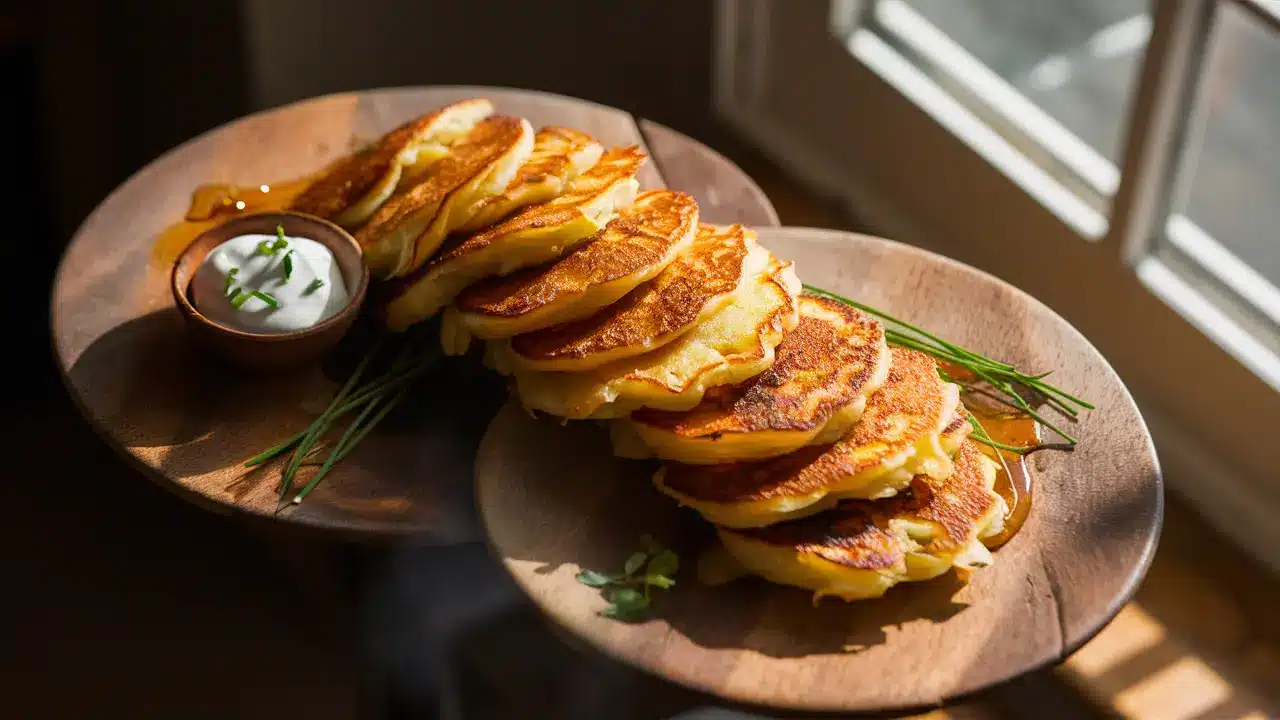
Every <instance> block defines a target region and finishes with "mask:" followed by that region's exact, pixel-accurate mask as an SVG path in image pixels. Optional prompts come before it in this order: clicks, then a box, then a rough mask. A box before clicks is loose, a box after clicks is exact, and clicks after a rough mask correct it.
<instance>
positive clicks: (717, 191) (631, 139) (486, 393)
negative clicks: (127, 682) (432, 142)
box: [52, 87, 777, 543]
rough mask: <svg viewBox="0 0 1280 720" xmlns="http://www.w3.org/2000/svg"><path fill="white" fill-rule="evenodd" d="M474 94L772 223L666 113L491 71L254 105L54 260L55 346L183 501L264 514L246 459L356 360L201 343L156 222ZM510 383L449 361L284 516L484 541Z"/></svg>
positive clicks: (730, 173) (261, 477)
mask: <svg viewBox="0 0 1280 720" xmlns="http://www.w3.org/2000/svg"><path fill="white" fill-rule="evenodd" d="M468 97H487V98H490V99H491V100H493V101H494V104H495V105H496V107H497V110H498V112H500V113H507V114H512V115H520V116H524V117H526V118H528V119H529V121H530V122H531V123H532V124H533V125H534V127H535V128H536V127H541V126H544V125H564V126H568V127H572V128H575V129H578V130H583V131H585V132H588V133H591V134H592V135H594V136H595V137H597V138H598V139H600V141H601V142H603V143H605V144H606V145H630V144H638V145H642V146H645V147H646V148H647V149H648V150H649V153H650V162H649V163H647V164H646V165H645V167H644V168H643V169H642V171H641V173H640V177H639V179H640V181H641V185H642V186H644V187H662V186H664V185H668V184H669V185H670V186H671V187H676V188H679V189H681V190H684V191H686V192H689V193H691V194H693V195H694V196H695V197H697V198H698V201H699V203H700V206H701V211H702V217H703V218H704V219H706V220H707V221H708V222H743V223H748V224H751V225H753V226H760V225H776V224H777V215H776V214H775V213H774V211H773V207H772V205H770V204H769V201H768V199H767V198H766V197H765V195H764V193H763V192H761V191H760V188H759V187H757V186H756V184H755V183H754V182H752V181H751V180H750V178H748V177H747V176H746V175H745V174H743V172H742V171H741V170H739V169H738V168H737V167H736V166H734V165H733V164H732V163H730V162H729V161H728V160H726V159H724V158H723V157H721V156H720V155H717V154H716V153H715V152H713V151H711V150H710V149H708V148H707V147H705V146H703V145H701V144H699V143H697V142H695V141H693V140H691V139H689V138H687V137H685V136H683V135H680V134H679V133H676V132H674V131H672V130H670V129H668V128H665V127H663V126H661V125H657V124H654V123H650V122H648V121H645V120H637V119H636V118H633V117H632V116H631V115H629V114H627V113H625V112H623V111H621V110H616V109H613V108H608V107H605V106H602V105H597V104H595V103H590V102H586V101H583V100H576V99H573V98H567V97H562V96H557V95H549V94H546V93H537V92H529V91H522V90H507V89H501V88H490V87H440V88H406V89H396V90H381V91H371V92H360V93H349V94H342V95H332V96H328V97H324V98H317V99H314V100H307V101H304V102H300V103H295V104H293V105H289V106H286V107H282V108H278V109H275V110H271V111H268V112H263V113H259V114H256V115H252V116H249V117H246V118H243V119H241V120H238V121H236V122H233V123H231V124H229V125H225V126H223V127H221V128H218V129H216V130H213V131H211V132H209V133H206V134H205V135H202V136H200V137H198V138H196V139H194V140H192V141H190V142H188V143H186V144H184V145H182V146H180V147H178V148H175V149H174V150H172V151H170V152H169V153H167V154H165V155H163V156H161V157H160V158H158V159H157V160H155V161H154V162H152V163H151V164H150V165H148V166H147V167H145V168H143V169H142V170H141V171H139V172H138V173H137V174H135V175H134V176H133V177H131V178H130V179H129V180H128V181H127V182H125V183H124V184H123V185H122V186H120V187H119V188H118V189H117V190H116V191H115V192H113V193H112V194H111V195H110V196H109V197H108V198H107V199H106V200H104V201H103V203H102V204H101V205H99V206H98V208H97V209H96V210H94V212H93V213H92V214H91V215H90V216H89V218H88V219H87V220H85V222H84V224H83V225H81V227H80V228H79V230H78V231H77V232H76V234H75V237H74V238H72V240H71V242H70V244H69V245H68V247H67V251H66V254H65V255H64V256H63V258H62V263H61V265H60V266H59V268H58V274H57V278H56V280H55V283H54V291H53V301H52V325H53V341H54V347H55V350H56V353H57V358H58V363H59V365H60V367H61V370H62V373H63V377H64V379H65V380H66V383H67V387H68V389H69V391H70V394H71V396H72V398H73V399H74V400H75V401H76V402H77V403H78V405H79V406H80V409H81V410H82V411H83V412H84V414H85V416H86V417H87V418H88V419H89V421H90V423H91V424H92V425H93V426H94V427H95V429H97V430H98V431H99V432H100V434H101V435H102V436H103V437H104V438H105V439H106V441H107V442H108V443H110V444H111V445H112V446H113V447H115V448H117V449H119V450H120V451H121V452H123V453H124V454H125V455H126V457H128V458H129V459H130V460H132V461H134V462H135V464H136V466H137V467H139V468H140V469H141V470H142V471H143V472H144V473H145V474H146V475H147V476H148V477H150V478H152V479H154V480H156V481H157V482H159V483H160V484H161V485H163V486H164V487H166V488H169V489H172V490H175V491H177V492H179V493H180V494H181V495H183V496H184V497H186V498H188V499H190V500H193V501H195V502H199V503H201V504H203V505H205V506H207V507H209V508H211V509H214V510H217V511H222V512H235V513H237V514H240V515H242V516H245V517H250V518H263V519H268V520H270V519H272V518H273V511H274V510H275V506H276V489H275V488H276V486H277V478H278V472H277V471H276V470H275V469H268V470H267V471H254V472H246V471H245V469H244V468H243V467H241V463H242V462H243V461H244V460H245V459H246V458H248V457H251V456H252V455H254V454H255V453H257V452H258V451H260V450H262V449H265V448H266V447H268V446H270V445H272V444H274V443H276V442H277V441H279V440H282V439H284V438H286V437H288V436H290V435H292V434H293V433H294V432H296V431H297V430H299V429H301V428H303V427H305V426H306V425H307V423H308V422H310V420H311V419H313V418H314V417H315V415H316V413H318V412H319V411H320V410H322V409H323V408H324V406H325V405H326V404H327V402H328V400H329V398H330V397H331V396H332V394H333V392H334V391H335V390H336V388H337V384H338V383H337V382H335V379H336V378H341V377H342V374H343V373H344V372H345V371H347V370H348V369H349V364H347V366H346V367H345V368H344V367H337V368H327V367H323V366H315V367H309V368H304V369H303V370H301V371H298V372H296V373H292V374H289V375H284V376H274V377H266V376H254V375H246V374H243V373H237V372H234V371H230V370H227V369H224V368H222V367H220V366H219V365H217V364H215V363H213V362H211V361H209V360H208V359H206V358H204V357H202V356H200V355H198V354H197V353H196V351H195V350H194V349H193V348H192V345H191V343H190V342H188V340H189V339H188V338H187V336H186V335H185V332H184V329H183V327H182V321H181V318H180V317H179V315H178V311H177V309H176V308H175V307H174V304H173V298H172V297H171V296H170V294H169V290H168V277H169V271H170V268H171V266H172V262H173V260H174V259H175V258H176V257H177V251H178V250H180V249H181V248H159V247H158V246H157V237H158V236H159V235H160V234H161V233H162V231H163V230H164V229H165V228H166V227H167V226H169V225H170V224H171V223H175V222H178V221H180V220H181V219H182V217H183V215H184V213H185V212H186V211H187V207H188V204H189V203H190V201H191V193H192V191H193V190H195V189H196V188H197V187H198V186H200V185H202V184H205V183H229V184H232V185H249V186H257V185H258V184H260V183H274V182H278V181H282V180H287V179H292V178H298V177H301V176H303V175H306V174H308V173H311V172H315V171H316V170H318V169H319V168H321V167H323V166H324V165H325V164H326V163H328V162H329V161H331V160H332V159H334V158H336V157H337V156H339V155H340V154H342V153H345V152H347V151H348V150H349V149H351V148H352V147H353V146H354V144H355V143H358V142H361V141H367V140H370V139H372V138H374V137H377V136H379V135H381V134H382V133H384V132H386V131H387V130H389V129H391V128H392V127H395V126H396V125H398V124H400V123H401V122H403V121H405V120H406V119H408V118H411V117H414V116H416V115H418V114H421V113H423V112H426V111H428V110H431V109H433V108H436V107H439V106H441V105H445V104H447V103H450V102H455V101H457V100H460V99H463V98H468ZM161 250H163V251H161ZM357 344H358V343H347V345H348V346H349V347H348V349H349V350H353V351H356V352H358V351H359V348H358V347H351V346H354V345H357ZM348 354H350V353H348ZM339 355H341V353H339ZM337 360H338V362H337V363H336V364H337V365H339V366H342V365H343V363H342V362H341V360H342V358H341V357H339V358H337ZM504 399H505V390H504V388H503V385H502V383H501V382H500V381H499V380H498V379H497V378H495V377H494V376H493V375H492V374H491V373H488V372H487V371H484V370H483V369H482V368H480V367H479V366H478V364H476V363H473V362H463V361H458V362H446V363H443V364H442V365H441V366H440V367H439V368H437V369H436V370H433V371H432V372H431V373H429V376H428V377H427V378H426V379H425V380H424V382H422V383H421V387H420V388H419V390H418V392H417V394H416V396H415V397H414V398H413V399H411V400H408V401H406V402H404V403H402V405H401V408H400V409H399V410H398V411H397V412H396V413H395V414H393V415H392V416H391V417H388V419H387V421H386V422H385V423H384V424H383V425H381V426H379V431H378V432H376V433H373V434H371V435H370V437H369V438H368V439H367V440H366V441H365V442H364V443H363V444H362V445H361V447H360V449H359V450H358V451H357V452H356V453H353V454H352V456H351V457H350V458H348V459H347V460H346V461H344V462H343V464H341V465H339V466H338V467H337V468H336V469H335V471H334V472H333V473H331V474H330V475H329V476H328V477H327V478H326V479H325V481H324V482H323V483H322V484H321V485H320V486H319V488H318V489H317V490H316V492H314V493H313V494H312V495H311V496H310V497H309V498H308V499H307V502H306V503H304V504H303V505H301V506H299V507H296V508H291V509H289V510H287V511H286V512H284V513H282V514H280V515H279V516H274V517H275V519H278V520H282V521H287V522H290V523H295V524H300V525H305V526H311V527H315V528H321V529H323V530H328V531H340V532H343V533H346V534H350V535H354V536H357V537H363V538H377V537H385V536H395V537H403V536H408V535H412V536H414V538H415V540H418V541H422V542H440V543H448V542H463V541H469V540H475V539H478V538H479V536H480V528H479V522H478V520H477V519H476V514H475V504H474V497H473V492H472V483H471V478H472V475H473V471H472V464H473V460H474V457H475V451H476V447H477V446H478V444H479V441H480V437H481V435H482V434H483V432H484V429H485V427H486V426H487V425H488V423H489V421H490V420H491V419H492V418H493V416H494V414H495V413H496V412H497V410H498V408H499V407H500V406H501V404H502V402H503V400H504Z"/></svg>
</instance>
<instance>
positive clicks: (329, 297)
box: [191, 235, 350, 334]
mask: <svg viewBox="0 0 1280 720" xmlns="http://www.w3.org/2000/svg"><path fill="white" fill-rule="evenodd" d="M278 240H279V237H278V236H276V235H241V236H239V237H234V238H231V239H230V240H228V241H226V242H224V243H222V244H221V245H219V246H217V247H216V248H214V249H213V251H212V252H210V253H209V254H208V256H206V257H205V259H204V262H203V263H201V264H200V267H199V268H198V269H197V270H196V274H195V277H194V278H192V280H191V302H192V303H193V304H194V305H195V306H196V309H198V310H199V311H200V312H201V313H202V314H203V315H204V316H205V317H207V318H209V319H210V320H212V321H214V322H216V323H218V324H219V325H225V326H227V327H230V328H233V329H235V330H241V331H243V332H251V333H272V334H274V333H287V332H294V331H297V330H305V329H307V328H309V327H312V326H313V325H316V324H318V323H321V322H323V321H325V320H327V319H329V318H331V317H333V316H334V315H336V314H337V313H338V311H340V310H342V308H343V307H345V306H346V304H347V301H348V300H349V299H350V296H348V295H347V285H346V282H345V281H344V280H343V278H342V270H341V268H339V267H338V263H337V261H336V260H335V259H334V257H333V253H332V252H330V251H329V248H327V247H325V246H324V245H322V244H320V243H318V242H316V241H315V240H310V239H308V238H302V237H289V236H285V238H284V240H285V244H284V246H283V247H280V248H278V249H276V250H274V251H271V252H264V251H263V250H261V249H260V247H262V246H263V244H264V243H266V244H268V245H272V244H276V245H278V244H280V243H278ZM290 251H292V252H290ZM286 255H288V257H289V263H288V264H289V265H290V266H291V271H290V273H289V277H288V279H287V280H286V279H285V256H286ZM233 271H234V272H233ZM228 276H230V278H231V279H230V280H229V281H228V279H227V278H228ZM316 280H320V281H321V283H316ZM237 289H239V290H240V291H241V292H243V293H245V294H247V293H252V292H254V291H259V292H262V293H265V294H267V295H269V296H270V297H271V298H274V299H275V301H276V302H277V303H278V305H279V307H272V306H271V304H270V303H269V302H267V301H264V300H262V299H259V298H258V297H254V296H251V295H249V296H242V298H241V300H242V304H240V307H238V308H237V307H236V306H235V305H234V304H233V302H232V301H233V299H234V298H235V297H236V296H237V295H239V294H240V293H238V292H237Z"/></svg>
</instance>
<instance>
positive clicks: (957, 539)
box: [294, 99, 1005, 600]
mask: <svg viewBox="0 0 1280 720" xmlns="http://www.w3.org/2000/svg"><path fill="white" fill-rule="evenodd" d="M645 160H646V155H645V153H644V152H643V151H642V150H641V149H640V148H638V147H618V148H607V149H606V148H604V147H602V146H601V145H600V144H599V143H597V142H596V141H595V140H594V139H593V138H591V137H590V136H588V135H586V134H584V133H581V132H577V131H574V130H570V129H567V128H560V127H546V128H542V129H541V130H538V131H536V132H535V131H534V129H533V128H532V127H531V126H530V124H529V122H528V121H526V120H524V119H522V118H516V117H508V116H504V115H499V114H495V113H494V108H493V105H492V104H491V103H490V102H489V101H487V100H482V99H475V100H468V101H464V102H460V103H457V104H454V105H450V106H448V107H444V108H441V109H439V110H436V111H434V112H432V113H430V114H427V115H424V116H422V117H420V118H417V119H415V120H413V121H411V122H409V123H406V124H405V125H403V126H401V127H399V128H396V129H395V130H393V131H391V132H390V133H388V134H387V135H386V136H385V137H383V138H381V139H380V140H378V141H377V142H375V143H374V144H373V145H372V146H370V147H369V148H367V149H365V150H364V151H361V152H359V153H356V154H354V155H351V156H349V157H346V158H343V159H342V160H340V161H339V162H337V163H335V164H333V165H331V166H330V167H329V168H328V169H327V170H326V171H325V172H324V174H322V175H321V177H320V178H319V179H318V180H317V181H316V182H315V183H314V184H313V185H312V186H311V187H310V188H308V189H307V190H306V191H305V192H304V193H303V194H302V195H300V196H299V197H298V199H297V200H296V201H295V204H294V209H295V210H298V211H301V212H307V213H311V214H314V215H318V216H321V217H324V218H327V219H330V220H333V221H335V222H337V223H339V224H341V225H344V226H346V227H348V228H350V229H352V230H353V232H355V235H356V238H357V240H359V242H360V244H361V246H362V247H363V248H364V253H365V259H366V261H367V263H368V265H369V267H370V269H371V270H372V272H373V273H374V275H375V276H376V277H378V278H379V279H381V280H383V281H384V282H383V283H382V290H383V292H382V296H383V297H384V298H385V301H384V302H383V303H382V307H381V312H382V313H383V318H384V320H385V322H386V324H387V326H388V327H389V328H390V329H392V330H396V331H399V330H405V329H407V328H409V327H411V326H413V325H415V324H416V323H419V322H421V321H423V320H426V319H428V318H431V317H434V316H436V315H441V316H442V317H441V325H440V326H441V335H442V337H441V340H442V343H443V345H444V348H445V351H446V352H447V353H450V354H463V353H465V352H467V351H468V348H469V347H470V346H471V344H472V343H471V341H472V339H473V338H474V339H479V340H483V341H485V343H484V350H483V352H484V357H485V362H486V363H487V364H488V365H489V366H491V367H493V368H494V369H496V370H497V371H499V372H501V373H503V374H504V375H507V376H509V378H510V380H511V382H512V385H513V386H514V388H515V390H516V392H517V394H518V395H519V398H520V400H521V402H522V403H523V404H524V406H525V407H526V408H528V409H530V410H532V411H539V412H542V413H546V414H550V415H553V416H556V417H559V418H565V419H588V418H589V419H597V420H603V421H605V422H607V423H608V424H609V426H610V432H611V435H612V439H613V444H614V449H615V451H616V453H617V454H618V455H620V456H622V457H629V458H657V459H659V460H661V461H662V463H663V465H662V468H661V469H660V470H659V471H658V472H657V474H656V475H655V476H654V478H653V482H654V484H655V485H656V487H657V488H658V489H659V490H661V491H662V492H663V493H666V494H667V495H669V496H671V497H672V498H674V499H675V500H676V501H678V502H679V503H680V504H682V505H686V506H688V507H690V508H693V509H695V510H697V511H698V512H699V513H701V514H702V516H703V517H704V518H706V519H707V520H708V521H710V522H711V523H713V524H714V525H715V528H716V531H717V534H718V536H719V538H720V541H721V543H722V547H720V548H717V550H716V552H715V553H713V554H712V556H711V557H715V556H717V555H718V556H719V558H720V567H721V568H722V569H723V568H724V567H725V563H726V562H731V564H732V568H733V570H734V572H735V573H736V574H743V573H753V574H756V575H759V576H762V577H764V578H766V579H768V580H770V581H773V582H777V583H783V584H787V585H795V586H799V587H802V588H808V589H810V590H812V591H814V593H815V598H820V597H822V596H825V595H834V596H837V597H841V598H845V599H849V600H852V599H858V598H867V597H877V596H879V595H881V594H883V593H884V592H885V591H886V590H887V589H888V588H889V587H891V586H893V585H894V584H896V583H899V582H902V581H910V580H925V579H928V578H932V577H936V576H938V575H940V574H942V573H945V572H946V571H947V570H948V569H949V568H951V567H952V566H958V567H963V568H972V567H981V566H985V565H987V564H989V563H990V562H991V555H990V553H989V552H988V551H987V549H986V548H985V547H984V545H983V544H982V542H981V540H982V538H984V537H989V536H991V535H994V534H996V533H998V532H999V531H1000V530H1001V526H1002V523H1003V518H1004V515H1005V506H1004V502H1003V501H1002V500H1001V498H1000V496H999V495H998V494H997V493H996V492H995V491H994V490H993V483H994V480H995V476H996V465H995V463H994V462H993V461H991V460H990V459H989V458H987V456H986V455H984V454H983V453H982V452H981V451H979V450H978V448H977V446H976V445H975V444H974V441H972V440H970V439H969V438H968V435H969V431H970V429H971V426H970V424H969V422H968V418H967V414H966V411H965V409H964V406H963V405H962V404H961V402H960V394H959V389H958V388H957V387H956V386H955V385H954V384H952V383H949V382H945V381H943V379H942V378H941V377H940V376H939V373H938V369H937V366H936V364H935V361H934V360H933V358H931V357H929V356H928V355H925V354H923V353H920V352H917V351H914V350H908V349H902V348H897V347H894V348H890V347H889V346H888V345H886V343H885V332H884V328H883V327H882V326H881V325H880V323H879V321H877V320H875V319H874V318H871V317H869V316H867V315H864V314H862V313H860V312H858V311H857V310H855V309H853V308H851V307H849V306H847V305H844V304H842V303H840V302H837V301H835V300H831V299H828V298H825V297H817V296H811V295H804V294H802V293H801V284H800V281H799V279H797V277H796V274H795V269H794V267H793V265H792V263H790V262H787V261H784V260H781V259H779V258H778V257H776V256H775V255H774V254H773V253H771V252H770V251H769V250H768V249H766V248H764V247H762V246H760V245H758V244H757V243H756V235H755V233H754V232H752V231H751V230H749V229H747V228H745V227H743V226H741V225H729V226H718V225H707V224H701V223H699V219H698V204H697V202H695V201H694V199H693V198H692V197H690V196H689V195H686V194H684V193H681V192H678V191H674V190H648V191H644V192H640V191H639V190H638V183H637V181H636V179H635V177H636V174H637V172H638V171H639V170H640V168H641V166H642V165H643V164H644V162H645Z"/></svg>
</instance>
